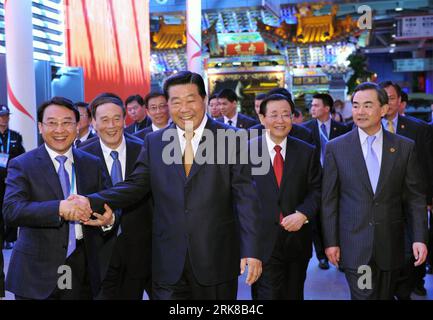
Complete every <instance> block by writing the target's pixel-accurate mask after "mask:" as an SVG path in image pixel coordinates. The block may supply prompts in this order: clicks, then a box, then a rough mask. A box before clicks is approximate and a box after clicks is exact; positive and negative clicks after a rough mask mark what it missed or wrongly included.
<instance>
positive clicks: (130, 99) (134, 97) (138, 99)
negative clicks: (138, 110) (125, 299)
mask: <svg viewBox="0 0 433 320" xmlns="http://www.w3.org/2000/svg"><path fill="white" fill-rule="evenodd" d="M134 101H136V102H137V103H138V104H139V105H140V106H144V100H143V98H142V97H141V96H140V95H139V94H134V95H132V96H129V97H128V98H126V100H125V106H127V105H128V104H130V103H131V102H134Z"/></svg>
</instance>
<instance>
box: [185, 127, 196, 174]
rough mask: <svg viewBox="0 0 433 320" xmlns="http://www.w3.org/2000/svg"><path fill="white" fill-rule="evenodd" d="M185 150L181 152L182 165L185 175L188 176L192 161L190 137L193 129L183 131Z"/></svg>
mask: <svg viewBox="0 0 433 320" xmlns="http://www.w3.org/2000/svg"><path fill="white" fill-rule="evenodd" d="M184 137H185V140H186V141H185V152H184V153H183V167H184V168H185V175H186V176H187V177H188V176H189V173H190V172H191V167H192V163H193V162H194V149H193V148H192V138H193V137H194V131H185V134H184Z"/></svg>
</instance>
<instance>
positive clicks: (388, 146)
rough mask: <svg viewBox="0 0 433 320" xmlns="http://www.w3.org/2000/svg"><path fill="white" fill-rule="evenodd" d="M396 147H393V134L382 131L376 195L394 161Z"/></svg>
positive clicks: (386, 178)
mask: <svg viewBox="0 0 433 320" xmlns="http://www.w3.org/2000/svg"><path fill="white" fill-rule="evenodd" d="M396 151H397V146H396V145H395V142H394V139H393V134H392V133H390V132H388V131H386V130H383V148H382V163H381V165H380V174H379V181H378V183H377V187H376V194H375V197H377V195H379V193H380V191H381V190H382V189H383V188H384V186H385V183H386V181H387V180H388V176H389V175H390V173H391V171H392V168H393V167H394V162H395V159H396V154H397V153H396Z"/></svg>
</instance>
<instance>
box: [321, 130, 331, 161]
mask: <svg viewBox="0 0 433 320" xmlns="http://www.w3.org/2000/svg"><path fill="white" fill-rule="evenodd" d="M320 130H321V131H322V132H321V133H320V163H321V164H322V166H323V161H324V160H325V147H326V144H327V143H328V140H329V139H328V133H327V132H326V125H325V124H324V123H322V124H321V125H320Z"/></svg>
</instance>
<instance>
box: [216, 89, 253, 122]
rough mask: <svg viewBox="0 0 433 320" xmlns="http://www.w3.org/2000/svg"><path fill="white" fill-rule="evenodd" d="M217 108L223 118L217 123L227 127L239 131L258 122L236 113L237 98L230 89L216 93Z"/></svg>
mask: <svg viewBox="0 0 433 320" xmlns="http://www.w3.org/2000/svg"><path fill="white" fill-rule="evenodd" d="M218 106H219V107H220V110H221V113H222V115H223V117H221V118H218V119H217V121H220V122H223V123H225V124H228V125H229V126H232V127H235V128H241V129H248V128H250V127H252V126H254V125H256V124H258V123H259V122H258V121H257V120H254V119H253V118H250V117H248V116H246V115H244V114H242V113H239V112H238V111H237V107H238V96H237V95H236V93H235V92H234V91H233V90H231V89H222V90H221V91H220V92H219V93H218Z"/></svg>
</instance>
